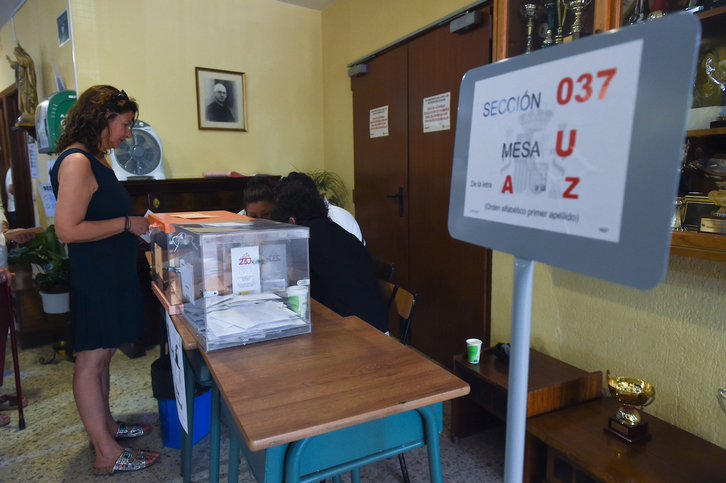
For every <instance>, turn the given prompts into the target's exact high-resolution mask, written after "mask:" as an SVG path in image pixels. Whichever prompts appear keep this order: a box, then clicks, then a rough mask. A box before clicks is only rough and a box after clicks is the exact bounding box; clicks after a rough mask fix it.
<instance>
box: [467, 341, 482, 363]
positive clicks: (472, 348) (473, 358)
mask: <svg viewBox="0 0 726 483" xmlns="http://www.w3.org/2000/svg"><path fill="white" fill-rule="evenodd" d="M466 350H467V354H468V355H469V362H470V363H471V364H479V357H480V356H481V340H479V339H466Z"/></svg>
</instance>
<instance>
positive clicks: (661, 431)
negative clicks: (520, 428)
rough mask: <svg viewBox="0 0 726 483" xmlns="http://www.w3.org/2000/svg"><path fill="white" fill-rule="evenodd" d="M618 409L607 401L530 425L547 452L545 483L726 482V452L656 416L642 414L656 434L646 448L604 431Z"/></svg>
mask: <svg viewBox="0 0 726 483" xmlns="http://www.w3.org/2000/svg"><path fill="white" fill-rule="evenodd" d="M618 407H619V404H618V403H617V402H616V401H615V400H613V398H609V397H608V398H601V399H596V400H594V401H590V402H586V403H584V404H578V405H576V406H571V407H569V408H567V409H562V410H560V411H553V412H551V413H547V414H543V415H541V416H537V417H534V418H531V419H528V420H527V433H528V434H529V435H531V436H533V437H534V438H536V439H537V440H539V441H541V442H542V443H543V444H544V445H546V447H547V463H546V474H547V477H546V480H545V481H546V482H548V483H564V482H568V483H595V482H607V483H620V482H625V481H628V482H636V481H637V482H638V483H669V482H673V483H676V482H677V483H684V482H694V483H695V482H698V483H708V482H711V483H716V482H723V481H724V475H726V472H724V461H726V450H724V449H723V448H720V447H718V446H716V445H715V444H713V443H709V442H708V441H705V440H703V439H701V438H699V437H697V436H695V435H693V434H691V433H689V432H687V431H684V430H682V429H679V428H677V427H675V426H673V425H671V424H669V423H667V422H665V421H663V420H661V419H658V418H656V417H655V416H651V415H649V414H645V413H642V416H643V418H644V419H645V420H647V421H648V425H649V428H648V429H649V431H650V433H651V434H652V435H653V437H652V439H651V440H650V441H647V442H644V443H636V444H632V443H628V442H626V441H624V440H622V439H620V438H618V437H617V436H614V435H612V434H610V433H608V432H606V431H603V428H604V427H605V426H606V425H607V420H608V417H610V416H613V415H615V414H616V413H617V411H618ZM541 470H542V468H541V467H540V468H539V471H540V472H541ZM540 481H541V480H540Z"/></svg>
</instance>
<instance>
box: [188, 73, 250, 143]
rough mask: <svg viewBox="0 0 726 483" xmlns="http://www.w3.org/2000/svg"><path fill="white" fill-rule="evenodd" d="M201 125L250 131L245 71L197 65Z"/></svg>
mask: <svg viewBox="0 0 726 483" xmlns="http://www.w3.org/2000/svg"><path fill="white" fill-rule="evenodd" d="M195 71H196V76H197V119H198V122H199V129H210V130H222V131H247V102H246V92H245V74H244V72H231V71H228V70H215V69H205V68H202V67H197V68H196V69H195Z"/></svg>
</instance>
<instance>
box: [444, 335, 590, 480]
mask: <svg viewBox="0 0 726 483" xmlns="http://www.w3.org/2000/svg"><path fill="white" fill-rule="evenodd" d="M454 375H456V376H458V377H460V378H461V379H463V380H464V381H466V382H467V383H469V385H470V386H471V393H470V394H469V395H468V396H466V397H462V398H459V399H455V400H454V401H452V403H451V438H452V440H453V441H454V442H458V439H459V438H460V437H465V436H468V435H470V434H474V433H476V432H478V431H481V430H482V429H485V428H487V427H491V426H494V425H497V424H501V421H505V420H506V419H507V388H508V387H509V365H508V364H506V363H505V362H503V361H500V360H499V359H497V358H496V356H495V355H494V348H493V347H490V348H488V349H485V350H482V353H481V357H480V359H479V364H471V363H469V361H468V360H467V358H466V357H465V356H461V355H459V356H454ZM527 390H528V392H527V418H531V417H533V416H536V415H538V414H543V413H546V412H549V411H554V410H557V409H561V408H564V407H567V406H572V405H573V404H578V403H581V402H583V401H588V400H590V399H593V398H597V397H600V396H601V395H602V372H600V371H597V372H591V373H588V372H586V371H583V370H582V369H578V368H577V367H575V366H572V365H570V364H567V363H565V362H562V361H560V360H558V359H555V358H554V357H551V356H548V355H547V354H543V353H541V352H539V351H536V350H534V349H530V352H529V380H528V386H527ZM546 458H547V449H546V447H545V446H544V445H543V444H542V443H541V442H540V441H538V440H536V439H535V438H532V437H530V436H529V435H527V436H526V438H525V462H524V481H525V482H529V483H541V482H542V479H543V478H544V466H545V463H546Z"/></svg>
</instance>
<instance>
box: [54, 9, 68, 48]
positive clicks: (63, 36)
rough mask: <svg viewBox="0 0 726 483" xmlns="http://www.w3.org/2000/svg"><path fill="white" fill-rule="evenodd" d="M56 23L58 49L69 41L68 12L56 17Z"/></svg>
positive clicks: (65, 11)
mask: <svg viewBox="0 0 726 483" xmlns="http://www.w3.org/2000/svg"><path fill="white" fill-rule="evenodd" d="M56 23H57V24H58V47H60V46H62V45H63V44H65V43H66V42H68V41H69V40H70V39H71V33H70V29H69V28H68V10H64V11H63V13H62V14H60V15H58V17H57V18H56Z"/></svg>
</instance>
